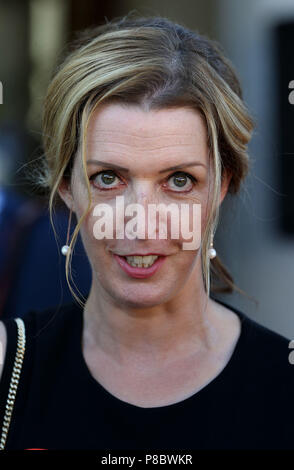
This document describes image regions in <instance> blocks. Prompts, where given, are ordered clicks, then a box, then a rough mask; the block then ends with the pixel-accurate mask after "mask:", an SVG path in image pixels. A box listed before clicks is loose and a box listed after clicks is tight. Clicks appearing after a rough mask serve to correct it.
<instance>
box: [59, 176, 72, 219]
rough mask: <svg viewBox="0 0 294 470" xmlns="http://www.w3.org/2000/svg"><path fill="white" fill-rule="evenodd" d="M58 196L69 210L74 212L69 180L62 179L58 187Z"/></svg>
mask: <svg viewBox="0 0 294 470" xmlns="http://www.w3.org/2000/svg"><path fill="white" fill-rule="evenodd" d="M58 194H59V196H60V197H61V199H62V200H63V202H64V203H65V205H66V206H67V207H68V209H69V210H72V211H74V201H73V197H72V191H71V185H70V179H69V178H64V177H63V178H62V180H61V182H60V184H59V187H58Z"/></svg>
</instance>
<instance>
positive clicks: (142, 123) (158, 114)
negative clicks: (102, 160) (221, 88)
mask: <svg viewBox="0 0 294 470" xmlns="http://www.w3.org/2000/svg"><path fill="white" fill-rule="evenodd" d="M206 139H207V134H206V127H205V123H204V120H203V117H202V116H201V114H200V113H199V112H198V111H196V110H194V109H190V108H187V107H178V108H169V109H167V108H166V109H160V110H145V109H143V108H142V107H139V106H136V105H122V104H118V103H111V104H105V105H102V106H100V107H99V108H97V109H96V110H95V111H94V113H93V114H92V116H91V118H90V122H89V126H88V130H87V143H88V145H90V146H91V147H95V146H97V147H101V143H106V144H107V143H111V144H118V145H122V146H126V147H138V148H141V149H149V150H152V149H158V148H159V149H160V148H165V147H172V146H185V145H188V146H197V147H198V148H199V147H203V149H204V147H205V144H206Z"/></svg>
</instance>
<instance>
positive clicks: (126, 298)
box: [107, 283, 174, 308]
mask: <svg viewBox="0 0 294 470" xmlns="http://www.w3.org/2000/svg"><path fill="white" fill-rule="evenodd" d="M107 290H108V293H109V295H110V297H111V299H112V300H113V301H115V302H116V303H117V304H118V305H119V306H120V307H121V306H122V305H125V306H126V307H131V308H148V307H155V306H156V305H160V304H162V303H164V302H166V301H168V300H169V299H171V298H172V297H173V296H174V288H173V289H167V288H164V287H163V286H162V287H161V288H159V286H156V287H155V286H151V285H150V286H146V285H139V283H138V284H137V285H136V286H135V285H134V286H125V287H124V286H121V287H120V288H118V286H115V289H114V286H113V285H112V286H111V289H107Z"/></svg>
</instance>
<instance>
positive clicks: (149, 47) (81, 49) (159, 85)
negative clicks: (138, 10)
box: [0, 15, 294, 450]
mask: <svg viewBox="0 0 294 470" xmlns="http://www.w3.org/2000/svg"><path fill="white" fill-rule="evenodd" d="M253 127H254V126H253V121H252V118H251V117H250V114H249V112H248V110H247V108H246V105H245V103H244V101H243V98H242V91H241V87H240V83H239V80H238V78H237V75H236V73H235V72H234V69H233V66H232V64H231V63H230V62H229V61H228V60H227V59H226V58H225V56H224V54H223V52H222V50H221V48H220V46H219V45H218V44H216V43H215V42H213V41H211V40H209V39H207V38H206V37H204V36H202V35H199V34H198V33H196V32H193V31H190V30H188V29H187V28H185V27H183V26H181V25H178V24H175V23H174V22H172V21H169V20H168V19H165V18H161V17H151V18H143V17H134V16H133V17H132V16H131V15H130V16H129V17H126V18H121V19H117V20H114V21H111V22H109V23H108V24H106V25H103V26H99V27H96V28H92V29H89V30H87V31H85V32H84V33H83V34H81V37H80V41H79V42H76V43H75V44H74V46H73V47H72V48H71V50H70V51H69V53H68V55H67V56H66V57H65V58H64V59H63V61H62V62H61V63H60V64H59V66H58V68H57V71H56V73H55V75H54V76H53V78H52V81H51V83H50V85H49V88H48V92H47V95H46V99H45V103H44V114H43V145H44V162H43V163H44V167H43V169H42V172H40V178H39V180H38V182H39V183H40V184H42V185H43V186H44V187H46V188H48V189H49V194H50V198H49V208H50V213H51V214H52V212H53V209H54V201H55V199H56V198H61V199H62V200H63V201H64V203H65V204H66V206H67V208H68V227H69V228H70V226H71V222H72V220H74V224H75V230H74V233H73V234H70V231H69V229H68V231H67V236H66V239H65V240H64V243H65V245H64V247H63V248H62V252H63V254H64V255H65V256H66V263H65V270H66V278H67V281H68V282H69V287H70V289H71V291H72V293H73V297H74V299H73V301H72V302H70V303H68V304H64V305H62V306H60V305H59V306H56V308H50V309H46V310H44V311H30V312H28V313H27V314H26V315H24V317H23V319H21V318H11V319H7V320H4V321H3V322H1V323H0V339H1V341H2V344H3V345H4V351H6V353H5V362H4V364H3V367H2V377H1V389H0V400H1V406H0V409H1V410H2V411H1V415H0V418H1V420H0V424H1V426H2V427H1V430H2V431H1V448H2V449H27V448H46V449H105V448H107V449H135V448H139V449H158V448H161V449H169V450H174V449H240V448H243V449H244V448H246V449H248V448H250V449H253V448H254V449H264V448H266V449H278V448H279V449H280V448H292V447H293V443H292V428H291V426H292V420H293V417H294V416H293V407H292V394H293V392H294V378H293V370H292V366H291V365H290V363H289V360H288V354H289V349H288V345H289V340H288V339H287V338H285V337H283V336H281V335H279V334H277V333H275V332H273V331H271V330H270V329H267V328H265V327H263V326H261V325H259V324H258V323H256V322H255V321H253V320H251V319H250V318H249V317H247V315H245V314H244V313H243V312H241V311H239V310H237V309H235V308H233V307H231V306H230V305H229V304H226V303H224V302H220V301H217V300H216V299H214V296H213V289H212V287H213V286H212V284H211V278H212V277H214V278H215V279H216V280H218V281H220V282H221V283H222V287H223V289H224V290H225V291H227V292H233V291H234V289H236V286H235V285H234V283H233V280H232V278H231V276H230V274H229V272H228V271H227V270H226V268H225V267H224V266H223V265H222V263H221V260H220V259H219V257H218V255H217V253H216V250H215V248H214V246H213V239H214V233H215V230H216V228H217V223H218V215H219V208H220V205H221V203H222V201H223V200H224V198H225V197H226V194H227V193H228V192H229V193H231V194H236V193H238V191H239V189H240V186H241V184H242V182H243V181H244V178H245V176H246V174H247V172H248V168H249V157H248V154H247V145H248V142H249V141H250V138H251V135H252V131H253ZM116 196H124V198H125V200H126V203H134V202H136V203H140V204H142V205H143V207H147V206H148V203H154V202H156V203H158V202H159V203H166V204H170V203H174V204H176V205H180V204H182V203H185V204H188V206H189V209H190V210H191V208H192V205H193V204H195V203H197V204H200V205H201V244H200V247H199V248H197V249H193V250H186V251H185V250H183V248H182V243H183V239H181V238H180V239H176V240H174V239H172V238H171V234H170V233H168V237H167V240H158V239H157V238H156V239H149V238H148V237H146V238H145V239H138V238H135V239H131V240H130V239H126V238H124V239H118V238H116V237H115V236H112V237H106V238H104V239H100V240H97V239H96V237H95V236H94V224H95V221H96V218H95V214H93V212H92V211H93V209H94V207H95V206H96V205H97V204H100V203H102V204H108V205H109V206H110V207H112V208H113V207H114V204H115V200H116ZM126 222H127V217H126V218H125V220H124V223H126ZM79 233H80V234H81V238H82V242H83V246H84V248H85V252H86V253H87V257H88V259H89V263H90V265H91V273H92V283H91V288H90V292H89V295H88V297H87V299H85V301H82V300H81V299H80V297H79V296H78V295H77V294H76V292H75V291H74V290H73V289H72V286H71V284H70V281H71V280H72V279H71V269H70V267H71V258H72V254H73V247H74V244H75V242H76V240H77V236H78V234H79ZM112 235H115V233H112ZM40 256H41V257H42V254H40ZM252 269H254V267H252ZM17 339H18V342H17ZM6 344H8V347H7V348H6V347H5V346H6ZM15 354H16V358H17V361H16V362H15V363H14V356H15ZM12 371H14V378H15V380H14V386H13V389H11V388H10V377H11V373H12ZM16 388H17V395H15V390H16ZM6 405H7V406H6ZM5 410H6V411H5Z"/></svg>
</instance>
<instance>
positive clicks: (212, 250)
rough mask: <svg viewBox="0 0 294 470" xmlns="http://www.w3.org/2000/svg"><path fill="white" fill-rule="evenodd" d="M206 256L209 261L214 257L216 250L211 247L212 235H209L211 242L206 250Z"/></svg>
mask: <svg viewBox="0 0 294 470" xmlns="http://www.w3.org/2000/svg"><path fill="white" fill-rule="evenodd" d="M208 256H209V258H210V259H213V258H215V257H216V250H215V249H214V247H213V235H211V241H210V248H209V250H208Z"/></svg>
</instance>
